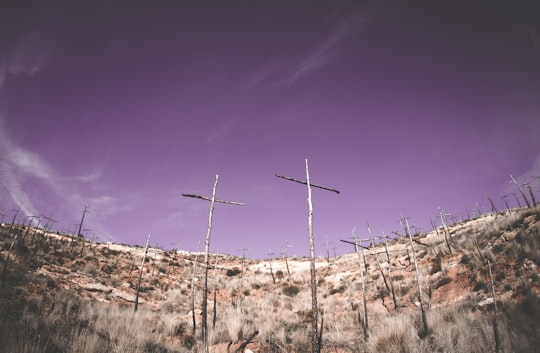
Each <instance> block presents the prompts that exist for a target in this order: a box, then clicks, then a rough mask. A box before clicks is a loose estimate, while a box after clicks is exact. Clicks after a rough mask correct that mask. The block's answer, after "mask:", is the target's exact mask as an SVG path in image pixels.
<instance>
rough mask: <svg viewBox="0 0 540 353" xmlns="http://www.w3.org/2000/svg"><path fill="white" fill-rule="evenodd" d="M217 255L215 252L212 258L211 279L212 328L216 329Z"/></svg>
mask: <svg viewBox="0 0 540 353" xmlns="http://www.w3.org/2000/svg"><path fill="white" fill-rule="evenodd" d="M218 257H219V254H216V258H215V260H214V276H213V277H214V278H213V279H212V280H213V281H214V298H213V299H214V300H213V304H214V308H213V311H212V329H213V330H215V329H216V320H217V264H218Z"/></svg>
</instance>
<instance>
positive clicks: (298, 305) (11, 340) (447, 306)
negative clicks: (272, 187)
mask: <svg viewBox="0 0 540 353" xmlns="http://www.w3.org/2000/svg"><path fill="white" fill-rule="evenodd" d="M15 235H17V240H16V241H15V242H13V240H14V237H15ZM414 240H415V241H414V242H413V246H414V250H413V249H412V248H411V243H410V241H409V238H407V237H402V238H397V239H393V240H388V242H387V244H385V243H384V242H380V243H378V244H376V245H375V247H368V246H366V248H365V249H364V248H360V249H362V252H359V253H354V252H353V253H350V254H346V255H343V256H338V257H333V258H330V259H326V258H319V259H317V261H316V269H317V271H316V272H317V291H318V307H319V312H320V315H319V318H322V327H323V330H322V338H321V340H322V341H321V342H322V347H323V348H322V352H325V353H329V352H336V353H337V352H426V351H429V352H436V351H439V352H495V351H496V349H498V350H499V351H500V352H503V351H504V352H536V351H537V347H540V281H539V280H538V275H539V269H538V266H539V265H540V206H537V207H536V208H535V209H530V208H528V209H527V208H524V209H519V210H512V211H511V212H505V213H499V214H495V215H485V216H482V217H480V218H477V219H474V220H470V221H467V222H461V223H456V224H454V225H451V226H449V227H448V229H447V230H445V229H443V228H439V229H437V230H433V231H431V232H427V233H421V234H417V235H415V236H414ZM12 244H13V245H14V246H13V249H12V251H11V252H10V246H11V245H12ZM362 244H363V245H367V244H366V243H362ZM351 250H352V247H351ZM413 251H414V256H413ZM143 252H144V249H143V248H141V247H130V246H125V245H119V244H101V243H92V242H89V241H87V240H85V239H82V238H78V239H76V238H72V237H70V236H67V235H62V234H56V233H48V232H44V231H43V230H42V229H34V228H32V229H28V228H23V227H21V226H18V225H9V224H8V225H3V226H2V228H1V229H0V263H1V264H2V267H3V268H2V270H4V269H5V272H3V273H2V278H1V280H2V283H1V286H2V287H1V289H0V352H10V353H14V352H25V353H26V352H47V353H57V352H66V353H67V352H81V353H82V352H85V353H92V352H96V353H98V352H99V353H101V352H133V353H134V352H148V353H152V352H156V353H157V352H160V353H166V352H170V353H172V352H178V353H184V352H202V351H203V350H202V349H201V348H200V344H201V343H200V334H201V326H200V325H201V309H202V305H201V300H202V290H203V289H202V288H203V287H202V284H203V275H204V264H203V257H204V256H203V255H201V254H189V253H179V252H173V251H164V250H162V249H155V248H150V249H149V251H148V255H147V257H146V261H145V266H144V271H143V274H142V282H141V289H140V297H139V300H138V302H139V306H138V310H137V311H136V312H134V303H135V300H136V299H135V298H136V292H137V291H136V288H137V282H138V277H139V273H140V268H141V262H142V258H143ZM8 253H9V261H6V259H7V258H8ZM362 253H363V254H362ZM362 255H363V256H364V258H365V273H363V275H364V278H365V283H364V286H365V292H366V304H367V307H366V309H367V310H364V306H363V305H364V304H363V303H364V300H363V290H362V287H363V285H362V282H361V273H360V268H363V267H364V266H360V263H362V264H363V262H362V261H364V260H363V258H362ZM414 257H416V259H417V261H418V268H419V278H420V284H421V290H422V294H423V297H422V301H421V303H420V299H419V295H418V286H417V281H416V274H415V266H414ZM359 261H361V262H359ZM6 264H7V266H5V265H6ZM211 264H212V268H211V269H210V270H209V288H208V290H209V292H208V327H209V330H208V333H209V342H210V352H216V353H217V352H234V351H235V350H236V349H237V348H239V345H240V343H241V342H245V341H246V339H247V338H248V337H250V336H252V337H253V340H252V341H251V343H249V344H248V345H247V349H249V350H251V351H252V352H299V353H300V352H309V351H310V350H311V341H310V332H311V331H310V329H311V321H310V320H311V289H310V267H309V259H305V258H287V259H285V258H280V259H271V260H270V259H267V260H264V261H259V260H252V259H242V258H238V257H232V256H227V255H219V254H218V255H216V254H212V256H211ZM490 266H491V267H490ZM490 270H491V276H490ZM193 274H195V275H194V276H193ZM192 283H193V284H194V286H193V287H192ZM492 283H493V284H494V293H495V298H496V302H494V298H493V291H492ZM392 292H394V295H392ZM394 297H395V301H396V303H397V305H396V306H395V305H394ZM192 299H193V300H194V302H193V301H192ZM495 304H496V305H495ZM192 306H194V307H195V315H192V313H193V312H192V311H191V308H192ZM421 306H422V307H423V308H424V310H425V312H426V315H425V318H426V324H427V328H428V331H427V332H424V329H423V328H424V326H423V320H422V315H421V314H420V310H419V309H420V307H421ZM365 311H367V314H368V316H367V320H366V318H365V314H364V313H365ZM495 312H497V316H496V321H495V320H494V319H495ZM214 313H215V326H214ZM193 318H195V322H196V325H195V326H196V327H195V330H193ZM494 322H496V323H497V331H494V325H493V324H494ZM256 331H257V334H256V335H255V336H253V335H252V333H253V334H254V333H255V332H256ZM494 332H497V336H498V337H496V335H495V333H494ZM250 338H251V337H250ZM495 338H498V343H497V347H496V343H495V342H496V339H495ZM231 342H232V344H231ZM247 349H246V351H247Z"/></svg>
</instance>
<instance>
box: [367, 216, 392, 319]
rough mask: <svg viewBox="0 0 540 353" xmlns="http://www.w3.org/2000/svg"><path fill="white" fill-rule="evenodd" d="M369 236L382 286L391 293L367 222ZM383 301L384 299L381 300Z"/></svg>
mask: <svg viewBox="0 0 540 353" xmlns="http://www.w3.org/2000/svg"><path fill="white" fill-rule="evenodd" d="M367 228H368V233H369V237H370V239H371V250H372V252H373V256H375V261H376V262H377V268H378V269H379V272H380V273H381V276H382V278H383V282H384V286H385V287H386V289H387V290H388V293H389V294H390V293H392V289H390V285H389V284H388V281H387V279H386V275H385V274H384V271H383V269H382V266H381V262H380V261H379V256H378V255H377V250H376V249H375V239H373V234H372V233H371V227H370V226H369V223H368V225H367ZM383 303H384V300H383ZM394 310H396V302H395V298H394Z"/></svg>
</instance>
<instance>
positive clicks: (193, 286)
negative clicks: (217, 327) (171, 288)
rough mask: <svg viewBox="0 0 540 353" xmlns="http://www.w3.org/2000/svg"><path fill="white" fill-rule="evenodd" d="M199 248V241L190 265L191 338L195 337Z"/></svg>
mask: <svg viewBox="0 0 540 353" xmlns="http://www.w3.org/2000/svg"><path fill="white" fill-rule="evenodd" d="M200 247H201V242H200V241H199V242H197V255H196V256H195V260H194V261H193V263H192V265H193V268H192V272H191V322H192V329H191V333H192V334H193V336H195V332H196V331H197V320H196V319H195V267H196V265H197V262H198V261H199V251H200Z"/></svg>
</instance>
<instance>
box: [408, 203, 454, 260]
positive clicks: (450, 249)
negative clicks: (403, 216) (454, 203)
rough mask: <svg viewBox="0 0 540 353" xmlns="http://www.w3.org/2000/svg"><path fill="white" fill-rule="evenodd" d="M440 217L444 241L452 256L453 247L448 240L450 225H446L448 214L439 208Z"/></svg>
mask: <svg viewBox="0 0 540 353" xmlns="http://www.w3.org/2000/svg"><path fill="white" fill-rule="evenodd" d="M439 215H440V217H441V223H442V225H443V229H444V241H445V242H446V246H447V247H448V251H450V255H452V247H451V246H450V241H449V240H448V236H449V235H450V230H449V229H448V225H447V224H446V213H444V211H443V210H441V208H440V207H439ZM407 224H408V223H407ZM411 239H412V238H411Z"/></svg>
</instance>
